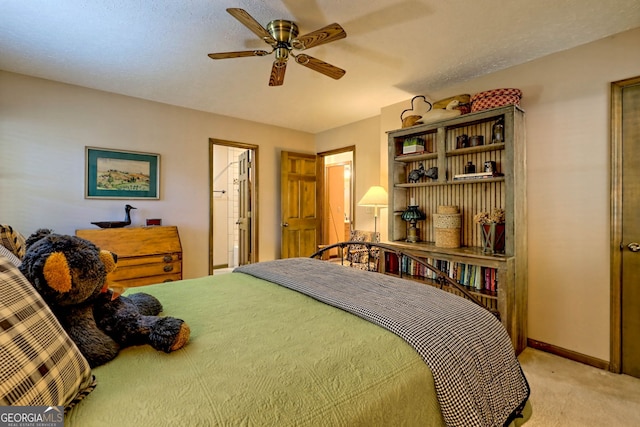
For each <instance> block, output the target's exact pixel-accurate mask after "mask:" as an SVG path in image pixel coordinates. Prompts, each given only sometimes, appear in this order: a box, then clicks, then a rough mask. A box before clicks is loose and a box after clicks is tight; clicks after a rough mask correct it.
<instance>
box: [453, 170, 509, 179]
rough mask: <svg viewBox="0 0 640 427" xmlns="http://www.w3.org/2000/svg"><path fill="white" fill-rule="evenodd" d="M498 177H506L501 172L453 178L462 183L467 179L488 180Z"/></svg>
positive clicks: (459, 175) (462, 175)
mask: <svg viewBox="0 0 640 427" xmlns="http://www.w3.org/2000/svg"><path fill="white" fill-rule="evenodd" d="M498 176H504V174H502V173H500V172H478V173H460V174H457V175H454V176H453V180H454V181H461V180H465V179H487V178H495V177H498Z"/></svg>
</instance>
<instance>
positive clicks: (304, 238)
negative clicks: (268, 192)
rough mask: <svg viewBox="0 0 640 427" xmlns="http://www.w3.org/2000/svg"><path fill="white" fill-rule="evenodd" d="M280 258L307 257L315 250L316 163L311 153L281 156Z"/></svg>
mask: <svg viewBox="0 0 640 427" xmlns="http://www.w3.org/2000/svg"><path fill="white" fill-rule="evenodd" d="M280 174H281V179H280V201H281V211H282V220H281V226H282V227H281V228H282V238H281V257H282V258H293V257H308V256H310V255H311V254H313V253H314V252H316V251H317V250H318V242H319V237H320V226H321V221H320V219H321V218H320V214H319V212H318V203H317V199H318V191H319V190H318V182H317V162H316V156H315V155H314V154H302V153H292V152H287V151H283V152H282V154H281V156H280Z"/></svg>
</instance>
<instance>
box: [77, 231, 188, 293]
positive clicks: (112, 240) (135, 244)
mask: <svg viewBox="0 0 640 427" xmlns="http://www.w3.org/2000/svg"><path fill="white" fill-rule="evenodd" d="M76 235H78V236H79V237H82V238H84V239H87V240H89V241H91V242H93V243H95V244H96V245H97V246H98V247H100V248H101V249H106V250H108V251H111V252H113V253H115V254H116V255H117V256H118V263H117V265H118V266H117V268H116V270H115V271H113V272H112V273H111V274H109V276H108V280H109V281H110V282H111V283H110V284H111V285H112V286H122V287H127V288H131V287H136V286H144V285H151V284H155V283H163V282H170V281H174V280H181V279H182V246H181V244H180V237H179V236H178V229H177V227H175V226H166V227H131V228H118V229H90V230H77V231H76Z"/></svg>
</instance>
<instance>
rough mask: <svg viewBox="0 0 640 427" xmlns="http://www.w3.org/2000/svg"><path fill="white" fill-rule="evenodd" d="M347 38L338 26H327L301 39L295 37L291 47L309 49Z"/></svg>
mask: <svg viewBox="0 0 640 427" xmlns="http://www.w3.org/2000/svg"><path fill="white" fill-rule="evenodd" d="M345 37H347V33H346V32H345V31H344V29H343V28H342V27H341V26H340V24H336V23H333V24H329V25H327V26H326V27H322V28H320V29H319V30H316V31H312V32H310V33H309V34H305V35H303V36H301V37H297V38H296V39H295V40H293V42H292V43H291V45H292V46H293V47H294V48H296V49H299V50H304V49H309V48H310V47H314V46H319V45H321V44H325V43H330V42H333V41H336V40H340V39H343V38H345Z"/></svg>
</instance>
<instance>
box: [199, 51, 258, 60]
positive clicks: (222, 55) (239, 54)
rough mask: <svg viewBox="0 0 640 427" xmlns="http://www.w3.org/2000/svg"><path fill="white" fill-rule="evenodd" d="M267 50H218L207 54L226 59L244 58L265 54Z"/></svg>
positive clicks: (213, 57) (212, 57)
mask: <svg viewBox="0 0 640 427" xmlns="http://www.w3.org/2000/svg"><path fill="white" fill-rule="evenodd" d="M268 54H269V52H267V51H266V50H241V51H238V52H220V53H210V54H209V55H208V56H209V58H211V59H227V58H244V57H247V56H265V55H268Z"/></svg>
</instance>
